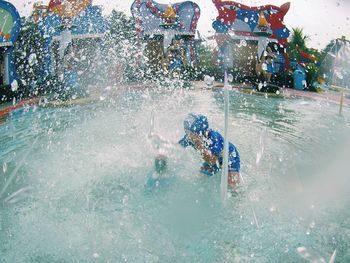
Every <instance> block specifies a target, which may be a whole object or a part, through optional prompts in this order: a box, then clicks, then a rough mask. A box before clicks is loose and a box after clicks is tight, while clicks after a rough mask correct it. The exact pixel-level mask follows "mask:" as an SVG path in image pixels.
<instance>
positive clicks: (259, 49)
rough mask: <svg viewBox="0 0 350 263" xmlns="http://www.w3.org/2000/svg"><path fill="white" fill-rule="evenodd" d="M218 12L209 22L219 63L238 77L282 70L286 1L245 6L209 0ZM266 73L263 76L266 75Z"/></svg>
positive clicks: (284, 64)
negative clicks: (233, 70)
mask: <svg viewBox="0 0 350 263" xmlns="http://www.w3.org/2000/svg"><path fill="white" fill-rule="evenodd" d="M213 3H214V5H215V7H216V9H217V11H218V16H217V18H216V20H215V21H214V22H213V28H214V30H215V32H216V33H215V39H216V42H217V44H218V48H219V58H220V59H219V60H220V64H221V66H222V67H224V68H228V69H235V70H236V71H238V72H239V74H240V75H241V77H255V76H257V75H260V74H264V73H266V72H267V74H264V75H265V77H266V78H267V80H269V77H271V76H269V74H270V75H271V74H278V73H281V72H284V71H285V69H286V68H287V66H288V55H287V53H286V47H287V43H288V37H289V35H290V31H289V30H288V28H287V27H286V26H285V25H284V22H283V19H284V17H285V15H286V14H287V12H288V10H289V8H290V3H286V4H283V5H282V6H280V7H278V6H274V5H264V6H257V7H250V6H246V5H243V4H240V3H237V2H234V1H221V0H213ZM266 75H267V76H266Z"/></svg>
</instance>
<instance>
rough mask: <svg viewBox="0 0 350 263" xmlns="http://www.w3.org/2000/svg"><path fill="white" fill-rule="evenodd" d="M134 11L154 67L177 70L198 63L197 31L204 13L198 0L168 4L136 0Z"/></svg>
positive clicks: (149, 62)
mask: <svg viewBox="0 0 350 263" xmlns="http://www.w3.org/2000/svg"><path fill="white" fill-rule="evenodd" d="M131 12H132V15H133V17H134V20H135V24H136V29H137V32H138V36H139V40H140V44H142V45H143V46H144V54H145V56H146V57H147V60H148V62H147V64H148V65H150V66H151V68H152V69H154V70H159V69H164V70H166V71H167V70H176V69H178V68H180V67H181V66H182V65H193V64H194V63H195V61H196V55H195V33H196V28H197V22H198V19H199V17H200V9H199V7H198V5H197V4H195V3H193V2H189V1H187V2H183V3H177V4H174V5H164V4H158V3H156V2H154V1H152V0H135V1H134V3H133V4H132V7H131Z"/></svg>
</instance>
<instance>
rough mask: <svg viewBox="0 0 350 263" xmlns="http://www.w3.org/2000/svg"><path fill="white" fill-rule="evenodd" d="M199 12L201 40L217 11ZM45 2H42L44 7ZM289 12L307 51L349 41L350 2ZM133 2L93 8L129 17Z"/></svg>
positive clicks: (306, 0)
mask: <svg viewBox="0 0 350 263" xmlns="http://www.w3.org/2000/svg"><path fill="white" fill-rule="evenodd" d="M7 1H9V2H11V3H12V4H14V5H15V6H16V8H17V9H18V10H19V12H20V14H21V15H22V16H28V15H29V14H30V13H31V11H32V5H33V0H7ZM192 1H193V2H196V3H197V4H198V5H199V6H200V8H201V11H202V15H201V18H200V20H199V24H198V29H199V31H200V33H201V34H202V35H204V36H208V35H212V34H213V30H212V27H211V23H212V21H213V20H214V19H215V18H216V16H217V11H216V9H215V7H214V5H213V3H212V1H211V0H192ZM48 2H49V0H43V3H45V4H48ZM157 2H159V3H165V4H168V3H170V2H171V3H174V2H179V1H174V0H173V1H170V0H157ZM237 2H241V3H243V4H246V5H263V4H274V5H277V6H279V5H282V4H283V3H285V2H288V0H245V1H244V0H243V1H242V0H241V1H240V0H237ZM290 2H291V9H290V10H289V12H288V13H287V15H286V17H285V23H286V25H287V26H288V27H289V28H292V27H303V28H304V31H305V33H306V34H308V35H309V36H310V38H311V40H310V42H309V44H310V46H311V47H314V48H318V49H322V48H324V47H325V45H326V44H327V43H328V42H329V41H330V40H331V39H334V38H337V37H341V36H342V35H345V36H346V37H347V38H348V39H349V38H350V0H290ZM132 3H133V0H93V4H97V5H102V6H103V10H104V13H105V14H108V13H109V12H111V10H112V9H116V10H118V11H123V12H125V13H126V14H128V15H130V6H131V4H132Z"/></svg>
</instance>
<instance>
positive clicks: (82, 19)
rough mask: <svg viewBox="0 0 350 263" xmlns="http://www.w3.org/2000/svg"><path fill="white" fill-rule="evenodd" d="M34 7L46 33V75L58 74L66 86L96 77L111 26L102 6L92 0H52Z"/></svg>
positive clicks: (43, 31) (44, 69)
mask: <svg viewBox="0 0 350 263" xmlns="http://www.w3.org/2000/svg"><path fill="white" fill-rule="evenodd" d="M33 8H34V11H33V20H34V21H36V22H37V25H38V28H39V31H40V32H41V34H42V36H45V46H44V49H45V50H44V52H45V53H46V54H47V55H46V56H45V61H44V65H43V70H42V71H43V75H44V77H47V76H57V77H58V78H60V79H61V80H62V81H63V82H64V84H65V86H66V87H67V86H69V87H73V86H77V85H78V84H79V82H80V81H81V80H84V81H86V82H89V81H93V80H95V79H96V73H95V72H94V71H95V70H96V68H95V66H96V62H97V61H99V60H100V59H101V57H100V56H101V52H102V51H101V49H102V37H103V36H104V34H105V32H106V30H107V28H108V25H107V23H106V21H105V19H104V18H103V16H102V9H101V7H99V6H93V5H92V1H91V0H83V1H76V0H68V1H61V0H51V1H50V2H49V4H48V5H47V6H45V5H39V4H35V5H34V7H33ZM78 69H79V76H78ZM69 87H68V88H69Z"/></svg>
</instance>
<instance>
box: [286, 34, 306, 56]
mask: <svg viewBox="0 0 350 263" xmlns="http://www.w3.org/2000/svg"><path fill="white" fill-rule="evenodd" d="M292 31H293V32H292V35H291V37H290V40H289V43H288V55H289V57H290V59H292V60H297V61H300V60H301V57H300V54H299V50H303V51H305V52H308V51H309V50H308V48H307V42H308V41H309V40H310V36H308V35H306V34H305V33H304V30H303V29H302V28H300V27H296V28H293V29H292Z"/></svg>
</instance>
